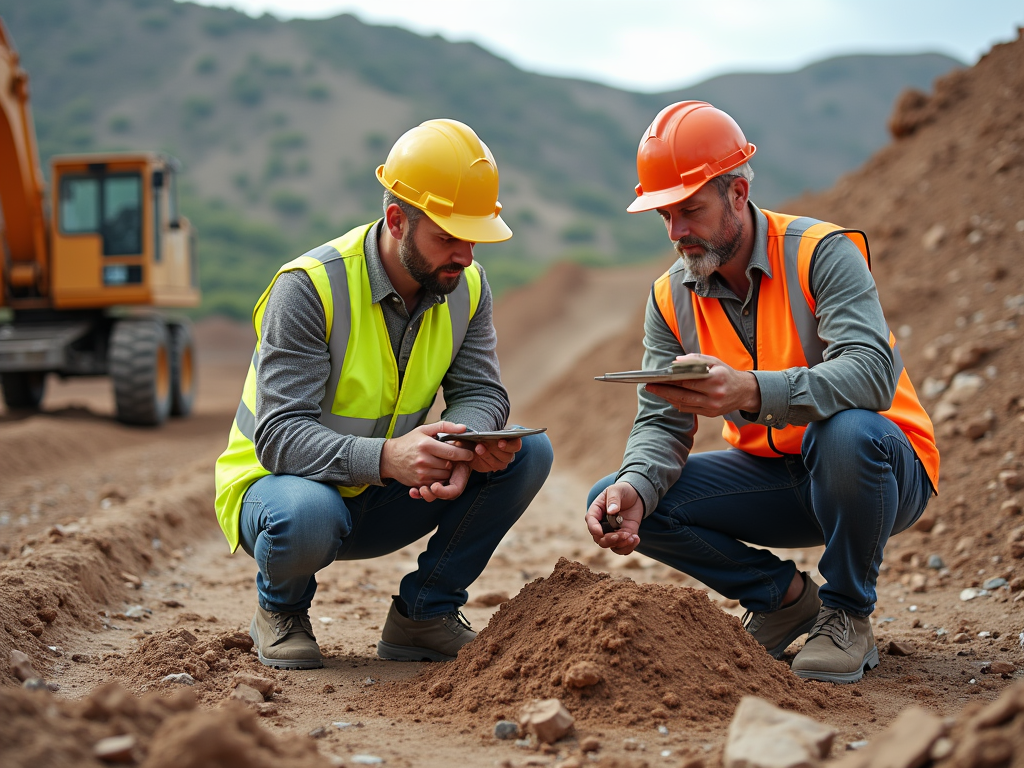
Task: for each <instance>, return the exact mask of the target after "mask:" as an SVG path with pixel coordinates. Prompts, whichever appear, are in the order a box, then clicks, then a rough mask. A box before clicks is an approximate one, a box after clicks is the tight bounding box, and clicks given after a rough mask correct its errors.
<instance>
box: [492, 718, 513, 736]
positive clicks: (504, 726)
mask: <svg viewBox="0 0 1024 768" xmlns="http://www.w3.org/2000/svg"><path fill="white" fill-rule="evenodd" d="M494 738H496V739H502V740H505V739H518V738H519V725H518V724H517V723H513V722H512V721H511V720H499V721H498V722H496V723H495V724H494Z"/></svg>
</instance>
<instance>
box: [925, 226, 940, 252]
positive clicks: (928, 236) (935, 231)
mask: <svg viewBox="0 0 1024 768" xmlns="http://www.w3.org/2000/svg"><path fill="white" fill-rule="evenodd" d="M945 239H946V228H945V227H944V226H942V224H933V225H932V226H931V227H929V228H928V231H927V232H925V233H924V236H923V237H922V238H921V245H922V247H923V248H924V249H925V250H926V251H930V252H934V251H937V250H938V249H939V246H940V245H942V242H943V241H944V240H945Z"/></svg>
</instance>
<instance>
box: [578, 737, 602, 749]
mask: <svg viewBox="0 0 1024 768" xmlns="http://www.w3.org/2000/svg"><path fill="white" fill-rule="evenodd" d="M600 749H601V742H600V741H598V740H597V739H596V738H594V737H593V736H588V737H587V738H585V739H584V740H583V741H581V742H580V752H597V751H599V750H600Z"/></svg>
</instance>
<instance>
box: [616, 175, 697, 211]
mask: <svg viewBox="0 0 1024 768" xmlns="http://www.w3.org/2000/svg"><path fill="white" fill-rule="evenodd" d="M709 181H710V179H709ZM704 184H707V181H705V182H704V183H702V184H696V185H693V186H689V187H688V186H686V185H685V184H680V185H679V186H678V187H672V188H671V189H659V190H658V191H657V192H644V193H643V194H642V195H640V197H638V198H637V199H636V200H634V201H633V202H632V203H630V204H629V207H628V208H626V211H627V212H628V213H642V212H643V211H653V210H655V209H656V208H668V207H669V206H671V205H675V204H676V203H681V202H683V200H685V199H686V198H688V197H692V196H693V195H695V194H696V193H697V192H698V191H699V190H700V188H701V187H703V186H704Z"/></svg>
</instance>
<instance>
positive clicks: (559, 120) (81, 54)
mask: <svg viewBox="0 0 1024 768" xmlns="http://www.w3.org/2000/svg"><path fill="white" fill-rule="evenodd" d="M0 17H2V18H3V20H4V22H5V23H6V25H7V26H8V29H9V31H10V32H11V34H12V36H13V38H14V41H15V44H16V45H17V46H18V50H19V52H20V54H21V56H22V60H23V64H24V66H25V67H26V69H27V70H28V72H29V74H30V77H31V86H32V94H33V106H34V110H35V117H36V123H37V128H38V134H39V139H40V148H41V152H42V154H43V156H44V161H45V158H46V157H48V156H49V155H51V154H54V153H59V152H69V151H74V152H78V151H88V150H95V149H118V148H125V149H127V148H147V149H162V150H166V151H169V152H171V153H172V154H174V155H176V156H178V157H179V158H180V159H181V160H183V161H184V164H185V168H186V171H185V176H184V181H185V182H186V183H185V184H184V185H183V187H184V192H185V200H184V205H183V207H184V209H185V211H186V213H188V214H189V215H190V216H191V217H192V218H193V219H194V220H195V222H196V223H197V224H198V225H199V228H200V231H201V239H200V248H201V257H202V264H203V274H202V282H203V286H204V290H205V292H206V299H205V305H204V306H205V308H206V310H207V311H211V310H212V311H222V312H226V313H230V314H234V315H236V316H246V315H247V314H248V312H249V310H250V308H251V305H252V302H253V300H254V299H255V296H256V295H258V293H259V291H260V290H261V289H262V288H263V287H264V286H265V283H266V281H267V280H268V279H269V275H270V274H272V272H273V270H274V268H275V267H276V266H277V265H278V264H280V263H281V262H282V261H283V260H285V258H286V257H287V256H289V255H291V254H292V253H294V252H295V251H298V250H300V249H303V248H306V247H311V246H313V245H316V244H318V243H319V242H322V241H323V240H324V239H326V238H327V237H330V236H331V235H333V234H336V233H338V232H339V231H343V230H344V229H345V228H347V227H348V226H349V225H351V224H353V223H355V222H360V221H363V220H366V219H367V218H368V217H372V216H374V215H376V212H377V207H378V205H379V198H380V190H379V188H378V184H377V182H376V180H375V179H374V178H373V169H374V168H375V167H376V165H377V164H379V163H380V162H382V161H383V158H384V156H385V154H386V152H387V149H388V148H389V147H390V145H391V143H392V142H393V141H394V140H395V139H396V138H397V137H398V136H399V135H400V134H401V133H402V132H403V131H405V130H406V129H407V128H409V127H410V126H412V125H414V124H416V123H417V122H419V121H421V120H423V119H426V118H429V117H436V116H439V115H444V116H449V117H454V118H458V119H461V120H464V121H466V122H467V123H469V124H470V125H472V126H473V127H474V128H476V129H477V130H478V131H479V133H480V134H481V135H482V136H483V137H484V139H485V141H486V142H487V143H488V144H489V145H490V147H491V149H492V150H493V151H494V153H495V156H496V157H497V158H498V161H499V164H500V167H501V169H502V180H503V184H502V193H501V201H502V203H503V204H504V206H505V208H504V210H505V212H506V215H507V219H508V221H509V223H510V225H511V226H512V228H513V229H514V230H515V231H516V237H515V238H514V239H513V240H512V241H511V242H510V243H508V244H505V245H501V246H492V247H489V248H481V249H480V251H481V253H480V255H481V259H482V261H483V262H484V263H485V265H487V267H488V271H489V274H490V275H491V277H492V279H493V280H494V282H495V284H496V287H497V288H498V289H499V290H500V289H502V288H503V287H505V286H507V285H514V284H516V283H521V282H524V281H526V280H528V279H530V278H532V277H534V276H535V275H537V274H538V273H540V272H541V271H543V269H544V265H545V264H547V263H549V262H551V261H554V260H564V259H574V260H577V261H583V262H586V263H599V264H601V263H626V262H635V261H641V260H645V259H649V258H651V257H652V256H654V255H656V254H658V253H659V252H660V251H661V250H662V249H663V242H662V238H661V235H660V233H659V232H658V231H657V228H652V227H651V226H650V222H649V221H648V220H647V217H634V216H629V215H627V214H626V213H625V212H624V210H623V209H624V208H625V206H626V204H627V203H628V202H629V200H630V199H631V192H632V188H633V185H634V184H635V171H634V167H633V163H634V158H635V151H636V145H637V142H638V140H639V136H640V134H641V133H642V131H643V129H644V128H645V127H646V125H647V124H648V123H649V122H650V120H651V118H652V117H653V115H654V114H656V112H657V111H658V110H659V109H660V108H661V107H662V106H664V105H665V104H667V103H669V102H670V101H674V100H679V99H684V98H702V99H708V100H710V101H712V102H713V103H716V104H719V105H721V106H723V107H725V108H727V109H730V110H733V111H734V112H735V114H736V116H737V117H738V118H740V119H741V120H744V121H745V125H748V126H749V128H748V133H749V136H750V139H751V140H752V141H754V142H755V143H757V144H758V145H760V146H762V147H763V149H762V151H761V154H760V155H759V158H758V159H759V161H761V162H760V165H758V166H757V170H758V174H759V179H760V184H761V189H762V190H763V191H764V195H765V199H766V200H768V201H772V202H774V201H778V200H781V199H782V198H783V197H784V196H789V195H792V194H796V193H799V192H801V191H803V190H805V189H820V188H823V187H825V186H827V185H829V184H831V183H832V182H833V181H834V180H835V178H836V177H837V176H838V175H839V174H840V173H842V172H843V171H846V170H849V169H850V168H853V167H855V166H856V165H857V164H858V163H860V162H863V161H864V160H865V159H866V158H867V157H868V155H869V154H870V152H871V151H873V150H875V149H877V148H878V147H879V146H881V144H882V143H883V142H884V128H883V122H884V121H883V116H884V114H886V113H887V111H888V109H889V105H890V104H891V103H892V101H893V99H894V98H895V96H896V94H897V93H898V92H899V91H900V90H901V89H903V88H905V87H916V88H927V87H929V85H930V83H931V82H932V80H933V79H934V78H935V77H936V76H938V75H939V74H942V73H944V72H946V71H948V70H949V69H950V68H952V67H955V66H957V62H956V61H954V60H953V59H950V58H948V57H944V56H938V55H919V56H851V57H844V58H840V59H834V60H831V61H826V62H821V63H818V64H813V65H811V66H808V67H806V68H805V69H803V70H801V71H800V72H795V73H787V74H773V75H729V76H725V77H718V78H715V79H713V80H709V81H707V82H706V83H702V84H699V85H696V86H694V87H692V88H688V89H685V90H682V91H674V92H671V93H664V94H653V95H652V94H636V93H630V92H627V91H621V90H616V89H613V88H608V87H605V86H600V85H596V84H593V83H587V82H584V81H580V80H570V79H564V78H553V77H545V76H541V75H535V74H531V73H527V72H523V71H521V70H519V69H517V68H516V67H514V66H513V65H511V64H510V63H508V62H507V61H505V60H503V59H501V58H499V57H497V56H494V55H492V54H490V53H489V52H487V51H485V50H483V49H482V48H480V47H479V46H477V45H474V44H470V43H450V42H448V41H446V40H444V39H442V38H441V37H438V36H434V37H429V38H428V37H421V36H418V35H416V34H413V33H411V32H407V31H404V30H401V29H398V28H394V27H381V26H372V25H367V24H364V23H362V22H360V21H359V20H358V19H356V18H354V17H352V16H348V15H342V16H338V17H336V18H333V19H325V20H316V21H310V20H301V19H298V20H292V21H279V20H277V19H275V18H273V17H272V16H269V15H265V16H263V17H261V18H259V19H252V18H250V17H248V16H245V15H243V14H241V13H238V12H236V11H233V10H224V9H218V8H207V7H202V6H197V5H192V4H188V3H179V2H174V0H32V2H29V3H26V2H24V0H0ZM779 104H785V105H786V109H785V110H779V109H777V108H771V107H774V106H776V105H779ZM767 114H771V115H772V119H771V120H768V119H766V118H765V117H763V115H767ZM762 158H763V160H762Z"/></svg>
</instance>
